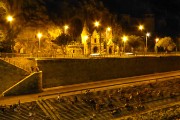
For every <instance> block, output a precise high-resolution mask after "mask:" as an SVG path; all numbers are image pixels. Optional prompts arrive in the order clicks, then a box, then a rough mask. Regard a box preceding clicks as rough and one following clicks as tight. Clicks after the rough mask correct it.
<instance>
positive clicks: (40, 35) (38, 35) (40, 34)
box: [37, 33, 42, 52]
mask: <svg viewBox="0 0 180 120" xmlns="http://www.w3.org/2000/svg"><path fill="white" fill-rule="evenodd" d="M37 37H38V39H39V52H40V47H41V46H40V45H41V44H40V43H41V37H42V33H38V34H37Z"/></svg>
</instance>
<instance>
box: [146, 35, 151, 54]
mask: <svg viewBox="0 0 180 120" xmlns="http://www.w3.org/2000/svg"><path fill="white" fill-rule="evenodd" d="M149 36H150V33H149V32H148V33H146V52H147V50H148V48H147V38H148V37H149Z"/></svg>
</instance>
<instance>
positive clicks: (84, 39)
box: [82, 35, 88, 44]
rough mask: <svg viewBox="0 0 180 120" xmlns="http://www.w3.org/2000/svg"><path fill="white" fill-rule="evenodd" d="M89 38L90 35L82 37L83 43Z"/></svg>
mask: <svg viewBox="0 0 180 120" xmlns="http://www.w3.org/2000/svg"><path fill="white" fill-rule="evenodd" d="M87 39H88V35H84V36H83V39H82V43H83V44H84V43H86V41H87Z"/></svg>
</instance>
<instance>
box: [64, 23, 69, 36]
mask: <svg viewBox="0 0 180 120" xmlns="http://www.w3.org/2000/svg"><path fill="white" fill-rule="evenodd" d="M68 29H69V26H68V25H65V26H64V33H65V34H66V33H67V30H68Z"/></svg>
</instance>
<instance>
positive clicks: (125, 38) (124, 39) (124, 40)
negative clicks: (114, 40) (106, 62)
mask: <svg viewBox="0 0 180 120" xmlns="http://www.w3.org/2000/svg"><path fill="white" fill-rule="evenodd" d="M122 40H123V42H124V53H125V47H126V46H125V45H126V41H127V40H128V37H127V36H123V37H122Z"/></svg>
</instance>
